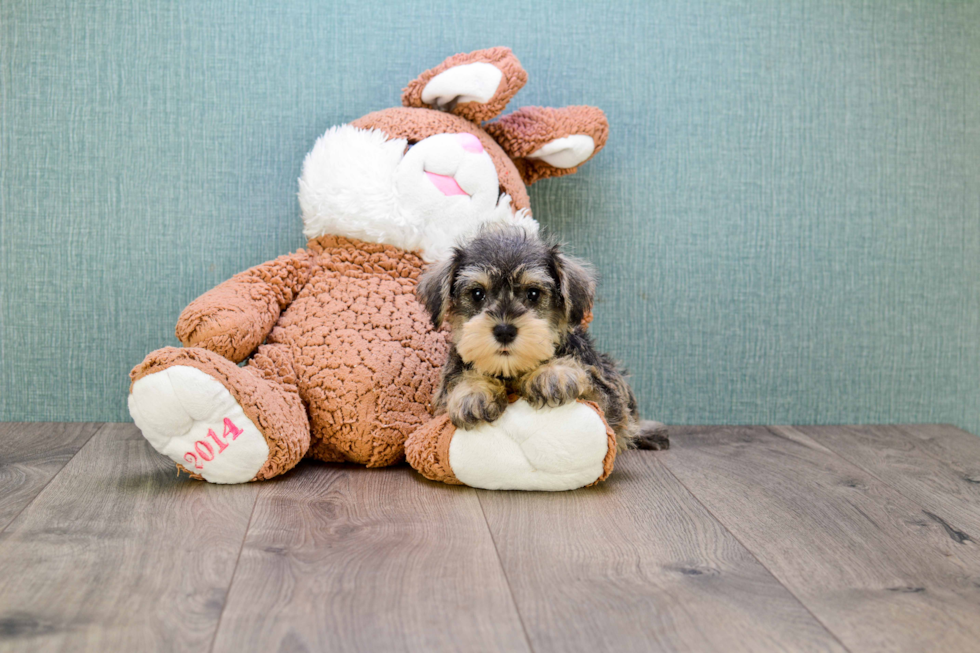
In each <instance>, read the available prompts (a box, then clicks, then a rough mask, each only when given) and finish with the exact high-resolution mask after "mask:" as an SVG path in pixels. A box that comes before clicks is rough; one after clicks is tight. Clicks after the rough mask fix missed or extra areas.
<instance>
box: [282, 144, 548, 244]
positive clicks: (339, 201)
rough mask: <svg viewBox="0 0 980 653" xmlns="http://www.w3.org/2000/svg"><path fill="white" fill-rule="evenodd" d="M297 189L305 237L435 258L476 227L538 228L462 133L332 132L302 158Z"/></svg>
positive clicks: (487, 159)
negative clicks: (348, 240) (415, 137)
mask: <svg viewBox="0 0 980 653" xmlns="http://www.w3.org/2000/svg"><path fill="white" fill-rule="evenodd" d="M299 184H300V192H299V199H300V205H301V206H302V209H303V222H304V234H305V235H306V236H307V238H316V237H318V236H322V235H325V234H334V235H338V236H348V237H353V238H358V239H360V240H365V241H369V242H379V243H385V244H389V245H395V246H397V247H401V248H403V249H408V250H418V251H421V252H422V255H423V257H424V258H426V259H427V260H436V259H439V258H441V257H443V256H445V255H446V254H447V253H448V252H449V249H450V248H451V247H452V246H453V245H454V244H455V243H456V242H457V241H459V240H461V239H465V238H466V237H467V236H469V235H472V234H474V233H476V231H477V230H478V229H479V227H480V226H481V225H483V224H487V223H491V222H508V223H512V224H521V225H523V226H524V227H525V228H527V229H529V230H532V231H536V230H537V223H535V222H534V220H533V219H531V217H530V216H529V215H527V214H526V213H525V212H524V211H517V212H515V211H514V210H513V209H512V207H511V202H510V197H509V196H508V195H506V194H503V193H501V191H500V185H499V180H498V178H497V170H496V167H495V166H494V163H493V161H492V160H491V158H490V155H489V154H487V152H486V151H484V149H483V145H482V144H481V143H480V140H479V139H478V138H477V137H476V136H474V135H472V134H468V133H459V134H437V135H435V136H430V137H428V138H426V139H423V140H421V141H419V142H418V143H415V144H413V145H409V144H408V142H407V141H405V140H404V139H399V138H388V136H387V135H386V134H384V133H383V132H381V131H378V130H363V129H358V128H356V127H352V126H350V125H343V126H341V127H334V128H332V129H330V130H329V131H328V132H327V133H326V134H324V135H323V136H322V137H321V138H320V139H319V140H318V141H317V142H316V145H314V147H313V150H312V151H311V152H310V153H309V155H307V157H306V161H305V162H304V164H303V176H302V177H301V178H300V180H299Z"/></svg>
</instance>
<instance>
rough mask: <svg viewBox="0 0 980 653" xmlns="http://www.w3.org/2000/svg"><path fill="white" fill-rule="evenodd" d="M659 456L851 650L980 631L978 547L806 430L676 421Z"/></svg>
mask: <svg viewBox="0 0 980 653" xmlns="http://www.w3.org/2000/svg"><path fill="white" fill-rule="evenodd" d="M671 440H672V442H671V445H672V449H671V450H670V451H668V452H664V453H663V454H662V455H661V460H662V461H663V463H664V464H665V465H666V466H667V467H668V468H669V469H670V470H671V471H672V472H673V473H674V474H675V475H676V476H677V477H678V478H679V479H680V480H681V482H683V483H684V485H685V486H686V487H687V488H688V489H689V490H691V492H692V493H693V494H694V495H695V496H696V497H697V498H698V499H699V500H700V501H701V502H702V503H703V504H704V505H705V506H706V507H707V508H708V509H709V510H710V511H711V512H712V514H713V515H715V516H716V517H717V518H718V519H719V520H720V521H721V522H722V523H723V524H724V525H725V526H726V527H727V528H728V529H729V530H730V531H731V532H732V533H733V534H734V535H735V536H736V537H737V538H738V539H739V541H741V542H742V543H743V544H745V546H747V547H748V548H749V550H751V551H752V552H753V554H755V556H756V557H757V558H758V559H759V560H760V561H761V562H762V564H764V565H765V566H766V567H767V568H768V569H770V570H771V571H772V572H773V574H774V575H775V576H776V578H778V579H779V580H780V581H781V582H782V583H783V584H784V585H785V586H786V587H787V588H789V589H790V590H791V591H792V592H793V594H794V595H795V596H796V597H797V598H799V600H800V601H801V602H802V603H803V604H804V605H806V606H807V608H809V609H810V611H811V612H813V614H815V615H816V616H817V618H819V619H820V621H821V623H823V624H824V625H825V626H826V627H827V628H828V629H829V630H831V631H832V632H833V633H834V634H835V635H837V637H838V638H839V639H840V640H841V641H842V642H843V643H844V645H845V646H847V647H848V648H851V649H852V650H861V651H877V650H889V651H925V650H930V651H938V650H949V651H953V650H956V651H966V650H976V646H977V642H978V641H980V574H978V570H980V551H978V547H977V544H976V543H975V542H974V541H973V540H972V539H971V538H964V537H962V536H961V535H960V534H958V533H957V532H955V530H951V529H950V527H949V524H946V523H944V522H943V520H941V519H937V518H936V516H935V515H933V514H930V513H929V511H927V510H925V509H923V507H921V506H920V505H918V504H916V503H915V502H913V501H911V500H910V499H908V498H907V497H905V496H903V495H902V494H900V493H899V492H898V491H896V490H895V489H893V488H891V487H890V486H888V485H886V484H885V483H883V482H881V481H880V480H878V479H877V478H875V477H874V476H873V475H871V474H869V473H868V472H866V471H864V470H862V469H860V468H858V467H856V466H855V465H853V464H851V463H848V462H847V461H845V460H844V459H842V458H841V457H840V456H838V455H837V454H836V453H834V452H833V451H831V450H830V449H828V448H826V447H824V446H823V445H821V444H819V443H818V442H815V441H814V440H813V439H811V438H809V437H808V436H806V435H804V434H802V433H800V432H798V431H795V430H792V429H786V430H784V431H783V432H782V433H781V434H777V433H775V432H773V431H770V430H768V429H766V428H764V427H677V428H674V429H673V430H672V433H671Z"/></svg>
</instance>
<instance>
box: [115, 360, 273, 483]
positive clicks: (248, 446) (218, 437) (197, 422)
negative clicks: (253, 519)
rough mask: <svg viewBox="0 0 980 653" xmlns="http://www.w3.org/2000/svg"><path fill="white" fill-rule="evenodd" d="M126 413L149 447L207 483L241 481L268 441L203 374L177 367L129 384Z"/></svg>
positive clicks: (265, 453)
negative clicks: (127, 409) (131, 386)
mask: <svg viewBox="0 0 980 653" xmlns="http://www.w3.org/2000/svg"><path fill="white" fill-rule="evenodd" d="M129 414H130V415H132V417H133V421H134V422H136V426H138V427H139V429H140V431H142V432H143V437H145V438H146V439H147V440H148V441H149V442H150V444H151V445H153V448H154V449H156V450H157V451H159V452H160V453H162V454H163V455H165V456H167V457H168V458H170V459H171V460H173V461H175V462H177V463H180V464H181V465H183V466H184V467H186V468H187V469H189V470H190V471H192V472H194V473H196V474H200V475H201V476H203V477H204V479H205V480H207V481H210V482H211V483H245V482H247V481H250V480H252V478H254V477H255V475H256V474H257V473H258V471H259V469H261V468H262V465H264V464H265V461H266V460H268V459H269V445H268V444H267V443H266V441H265V438H264V437H263V436H262V433H261V432H259V430H258V429H257V428H256V427H255V424H253V423H252V421H251V420H250V419H249V418H248V417H246V416H245V413H244V412H243V411H242V407H241V406H239V405H238V402H237V401H235V398H234V397H232V395H231V393H230V392H228V390H227V389H226V388H225V386H223V385H221V383H220V382H219V381H217V380H216V379H214V378H212V377H210V376H208V375H207V374H205V373H204V372H202V371H200V370H198V369H196V368H193V367H186V366H183V365H178V366H174V367H169V368H167V369H165V370H163V371H162V372H156V373H155V374H150V375H147V376H144V377H143V378H142V379H140V380H139V381H137V382H136V383H134V384H133V391H132V393H130V395H129Z"/></svg>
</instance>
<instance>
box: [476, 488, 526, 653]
mask: <svg viewBox="0 0 980 653" xmlns="http://www.w3.org/2000/svg"><path fill="white" fill-rule="evenodd" d="M476 502H477V503H478V504H479V506H480V513H481V514H482V515H483V524H484V525H485V526H486V527H487V533H488V534H489V535H490V543H491V544H493V552H494V553H496V554H497V564H498V565H499V566H500V573H501V574H503V576H504V582H505V583H507V591H508V592H509V593H510V602H511V604H512V605H513V606H514V612H516V613H517V621H519V622H520V624H521V630H522V631H523V632H524V641H525V642H527V649H528V651H530V652H531V653H534V645H533V644H532V643H531V637H530V636H529V635H528V634H527V626H526V625H525V624H524V615H522V614H521V607H520V606H519V605H518V604H517V597H516V596H515V595H514V588H513V587H512V586H511V584H510V577H509V576H508V575H507V569H505V568H504V561H503V558H501V557H500V549H499V548H498V547H497V540H496V538H494V536H493V529H491V528H490V520H488V519H487V511H486V510H485V509H484V508H483V500H482V499H481V498H480V493H479V491H476Z"/></svg>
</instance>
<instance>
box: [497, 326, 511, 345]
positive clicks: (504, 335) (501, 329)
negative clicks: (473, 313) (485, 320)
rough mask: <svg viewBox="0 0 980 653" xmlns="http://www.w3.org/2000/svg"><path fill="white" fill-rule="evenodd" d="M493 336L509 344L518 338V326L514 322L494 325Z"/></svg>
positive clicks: (504, 343)
mask: <svg viewBox="0 0 980 653" xmlns="http://www.w3.org/2000/svg"><path fill="white" fill-rule="evenodd" d="M493 337H494V338H495V339H496V340H497V342H499V343H500V344H502V345H509V344H510V343H512V342H514V340H515V339H516V338H517V327H516V326H514V325H513V324H497V325H496V326H494V327H493Z"/></svg>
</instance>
